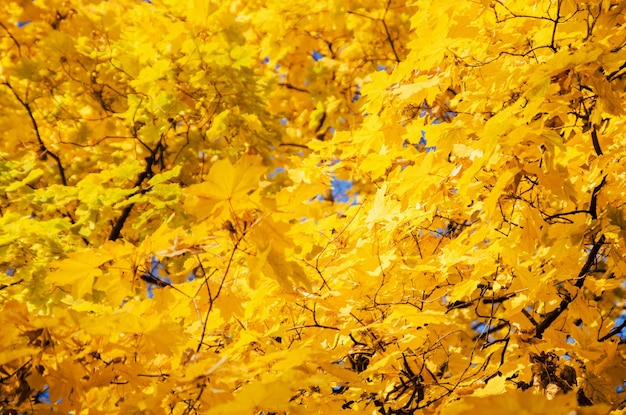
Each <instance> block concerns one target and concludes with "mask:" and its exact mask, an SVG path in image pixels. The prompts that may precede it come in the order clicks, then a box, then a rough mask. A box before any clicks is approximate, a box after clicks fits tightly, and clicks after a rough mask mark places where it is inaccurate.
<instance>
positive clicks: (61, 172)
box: [2, 82, 67, 186]
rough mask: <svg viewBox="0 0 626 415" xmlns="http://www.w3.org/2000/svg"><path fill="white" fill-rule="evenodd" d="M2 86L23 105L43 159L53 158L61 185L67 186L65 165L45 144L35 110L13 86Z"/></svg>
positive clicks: (8, 84) (5, 83) (4, 83)
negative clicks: (34, 113) (48, 156)
mask: <svg viewBox="0 0 626 415" xmlns="http://www.w3.org/2000/svg"><path fill="white" fill-rule="evenodd" d="M2 85H6V86H7V87H8V88H9V89H10V90H11V92H12V93H13V96H14V97H15V99H16V100H17V101H18V102H19V103H20V105H22V107H23V108H24V109H25V110H26V112H27V113H28V117H29V118H30V122H31V124H32V125H33V129H34V130H35V136H36V137H37V142H38V143H39V151H40V152H41V155H40V157H41V159H42V160H45V159H46V156H47V155H48V154H49V155H50V157H52V158H53V159H54V161H55V163H56V165H57V169H58V170H59V175H60V176H61V183H62V184H63V186H67V180H66V178H65V169H64V168H63V164H61V159H60V158H59V156H57V155H56V154H55V153H53V152H52V151H50V150H49V149H48V148H47V147H46V145H45V144H44V142H43V140H42V138H41V134H40V132H39V126H38V125H37V120H35V116H34V115H33V110H32V108H31V107H30V104H29V103H28V102H26V101H24V100H23V99H22V98H21V97H20V96H19V95H18V93H17V92H16V91H15V89H13V86H12V85H11V84H10V83H8V82H2Z"/></svg>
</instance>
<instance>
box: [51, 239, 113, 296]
mask: <svg viewBox="0 0 626 415" xmlns="http://www.w3.org/2000/svg"><path fill="white" fill-rule="evenodd" d="M113 258H114V257H113V256H112V255H110V254H104V253H102V252H100V251H96V250H91V251H83V252H73V253H71V254H69V256H68V258H66V259H63V260H59V261H54V262H52V263H50V267H51V268H56V269H55V270H54V271H52V272H51V273H49V274H48V276H47V277H46V282H47V283H49V284H54V285H56V286H67V285H71V286H72V295H73V296H74V297H76V298H80V297H82V296H83V295H85V294H87V293H88V292H89V291H90V290H91V287H92V285H93V281H94V279H95V278H96V277H98V276H100V275H102V269H101V268H100V266H101V265H102V264H104V263H105V262H107V261H110V260H111V259H113Z"/></svg>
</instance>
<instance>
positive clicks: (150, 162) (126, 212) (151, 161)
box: [109, 141, 163, 241]
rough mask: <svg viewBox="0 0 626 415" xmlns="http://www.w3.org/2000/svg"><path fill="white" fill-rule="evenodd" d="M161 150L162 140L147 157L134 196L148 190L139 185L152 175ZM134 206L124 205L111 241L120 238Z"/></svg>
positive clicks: (136, 182)
mask: <svg viewBox="0 0 626 415" xmlns="http://www.w3.org/2000/svg"><path fill="white" fill-rule="evenodd" d="M159 151H163V144H162V142H160V141H159V143H158V144H157V145H156V147H155V148H154V150H151V155H150V156H148V157H146V168H145V169H144V171H142V172H141V173H140V174H139V176H137V180H136V181H135V184H134V185H133V187H136V188H138V190H137V191H136V192H135V193H133V194H132V196H135V195H138V194H143V193H145V192H146V191H147V189H139V187H140V186H141V184H142V183H143V181H144V180H145V179H147V178H148V177H151V176H152V167H153V166H154V165H155V164H156V163H157V161H158V157H157V153H158V152H159ZM133 206H135V204H134V203H131V204H129V205H126V206H125V207H124V209H123V210H122V213H121V214H120V216H119V217H118V218H117V220H116V221H115V224H114V225H113V229H111V233H110V234H109V241H116V240H118V239H119V238H120V236H121V233H122V228H123V227H124V223H126V220H127V219H128V217H129V216H130V212H131V211H132V210H133Z"/></svg>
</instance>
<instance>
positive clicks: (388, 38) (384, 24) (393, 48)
mask: <svg viewBox="0 0 626 415" xmlns="http://www.w3.org/2000/svg"><path fill="white" fill-rule="evenodd" d="M390 4H391V0H389V1H388V2H387V8H386V9H385V16H386V15H387V11H388V10H389V5H390ZM385 16H383V19H382V22H383V27H384V28H385V33H386V34H387V41H388V42H389V44H390V45H391V51H392V52H393V56H394V57H395V58H396V62H400V57H399V56H398V52H396V45H395V44H394V43H393V39H392V38H391V33H390V32H389V27H387V22H385Z"/></svg>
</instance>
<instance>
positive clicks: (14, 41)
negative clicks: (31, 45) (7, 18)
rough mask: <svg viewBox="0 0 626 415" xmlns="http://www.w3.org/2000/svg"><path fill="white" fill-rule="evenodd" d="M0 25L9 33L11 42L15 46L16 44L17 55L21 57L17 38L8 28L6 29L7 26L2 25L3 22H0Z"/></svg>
mask: <svg viewBox="0 0 626 415" xmlns="http://www.w3.org/2000/svg"><path fill="white" fill-rule="evenodd" d="M0 27H1V28H3V29H4V31H5V32H7V34H8V35H9V37H10V38H11V40H12V41H13V43H15V46H17V56H19V57H20V58H21V57H22V48H21V46H20V42H18V41H17V39H16V38H15V37H14V36H13V34H12V33H11V32H10V31H9V29H7V27H6V26H5V25H4V23H2V22H0Z"/></svg>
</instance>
